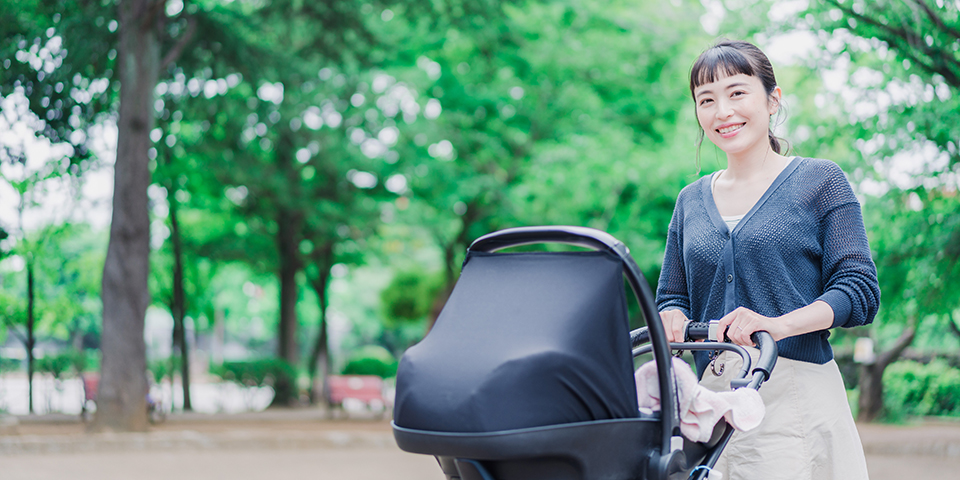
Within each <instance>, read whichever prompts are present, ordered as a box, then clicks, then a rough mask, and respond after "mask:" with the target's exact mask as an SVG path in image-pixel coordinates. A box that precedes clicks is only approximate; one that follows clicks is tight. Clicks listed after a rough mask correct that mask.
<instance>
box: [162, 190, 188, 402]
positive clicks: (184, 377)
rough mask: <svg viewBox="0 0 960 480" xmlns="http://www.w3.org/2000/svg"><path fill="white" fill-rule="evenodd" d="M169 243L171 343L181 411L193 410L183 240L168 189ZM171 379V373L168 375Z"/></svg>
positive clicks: (173, 196)
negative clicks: (176, 364)
mask: <svg viewBox="0 0 960 480" xmlns="http://www.w3.org/2000/svg"><path fill="white" fill-rule="evenodd" d="M168 191H170V193H171V195H170V199H169V202H168V203H169V204H170V242H171V243H172V244H173V305H171V306H172V307H173V308H171V313H173V343H174V351H177V350H179V351H180V383H181V386H182V387H183V410H184V411H185V412H189V411H191V410H193V405H192V404H191V402H190V349H189V348H188V342H187V328H186V325H185V324H184V318H185V317H186V315H187V300H186V294H185V292H184V287H183V239H182V238H181V237H180V223H179V222H178V221H177V209H178V208H179V204H178V203H177V198H176V195H173V193H174V192H173V190H172V189H170V190H168ZM170 376H171V379H172V378H173V371H172V370H171V373H170Z"/></svg>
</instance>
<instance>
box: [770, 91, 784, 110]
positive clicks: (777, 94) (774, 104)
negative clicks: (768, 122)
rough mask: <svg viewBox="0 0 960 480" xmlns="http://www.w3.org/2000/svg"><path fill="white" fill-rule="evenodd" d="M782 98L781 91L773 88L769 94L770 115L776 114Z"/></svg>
mask: <svg viewBox="0 0 960 480" xmlns="http://www.w3.org/2000/svg"><path fill="white" fill-rule="evenodd" d="M782 98H783V90H780V86H776V87H773V91H772V92H770V102H769V104H770V109H769V110H770V115H773V114H775V113H777V110H779V109H780V100H781V99H782Z"/></svg>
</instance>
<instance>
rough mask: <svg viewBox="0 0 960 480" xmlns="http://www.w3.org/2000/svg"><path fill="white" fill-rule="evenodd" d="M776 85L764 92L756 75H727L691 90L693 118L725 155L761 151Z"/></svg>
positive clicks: (776, 97) (776, 103) (766, 144)
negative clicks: (693, 102)
mask: <svg viewBox="0 0 960 480" xmlns="http://www.w3.org/2000/svg"><path fill="white" fill-rule="evenodd" d="M780 95H781V94H780V87H776V88H775V89H774V91H773V93H772V94H770V95H768V94H767V92H766V91H765V90H764V88H763V84H762V83H761V82H760V79H759V78H757V77H752V76H750V75H744V74H742V73H740V74H737V75H730V76H727V77H723V78H720V79H719V80H717V81H715V82H713V83H707V84H703V85H700V86H699V87H697V88H696V90H695V91H694V100H695V101H696V102H697V120H699V122H700V127H701V128H703V131H704V132H705V133H706V135H707V138H709V139H710V141H711V142H713V144H714V145H716V146H717V147H719V148H720V149H721V150H723V151H724V152H726V153H727V155H728V156H729V155H734V156H737V155H741V154H747V153H750V152H760V151H763V152H765V151H766V149H767V148H769V145H770V143H769V140H768V139H767V131H768V130H769V129H770V115H773V114H774V113H776V111H777V107H778V106H779V103H780Z"/></svg>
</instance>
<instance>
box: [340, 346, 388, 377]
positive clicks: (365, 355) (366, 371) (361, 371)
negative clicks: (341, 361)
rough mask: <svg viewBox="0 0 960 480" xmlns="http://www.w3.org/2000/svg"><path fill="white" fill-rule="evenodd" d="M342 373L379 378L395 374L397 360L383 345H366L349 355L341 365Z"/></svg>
mask: <svg viewBox="0 0 960 480" xmlns="http://www.w3.org/2000/svg"><path fill="white" fill-rule="evenodd" d="M342 373H343V374H344V375H376V376H378V377H380V378H390V377H395V376H397V361H396V359H394V358H393V355H391V354H390V352H388V351H387V349H385V348H383V347H379V346H376V345H367V346H365V347H361V348H360V349H358V350H357V351H356V352H354V353H353V355H351V356H350V358H349V360H348V361H347V364H346V365H345V366H344V367H343V372H342Z"/></svg>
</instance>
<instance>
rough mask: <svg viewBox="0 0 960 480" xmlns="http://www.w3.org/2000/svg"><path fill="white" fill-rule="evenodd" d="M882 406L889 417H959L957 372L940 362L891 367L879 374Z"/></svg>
mask: <svg viewBox="0 0 960 480" xmlns="http://www.w3.org/2000/svg"><path fill="white" fill-rule="evenodd" d="M883 388H884V398H883V401H884V406H885V407H886V409H887V411H888V412H889V416H891V417H893V418H897V417H900V416H902V415H953V416H956V415H960V369H957V368H955V367H951V366H950V365H949V364H947V363H946V362H945V361H943V360H939V359H938V360H933V361H931V362H930V363H928V364H926V365H924V364H922V363H919V362H914V361H900V362H896V363H893V364H891V365H890V366H889V367H887V369H886V371H884V372H883Z"/></svg>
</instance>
